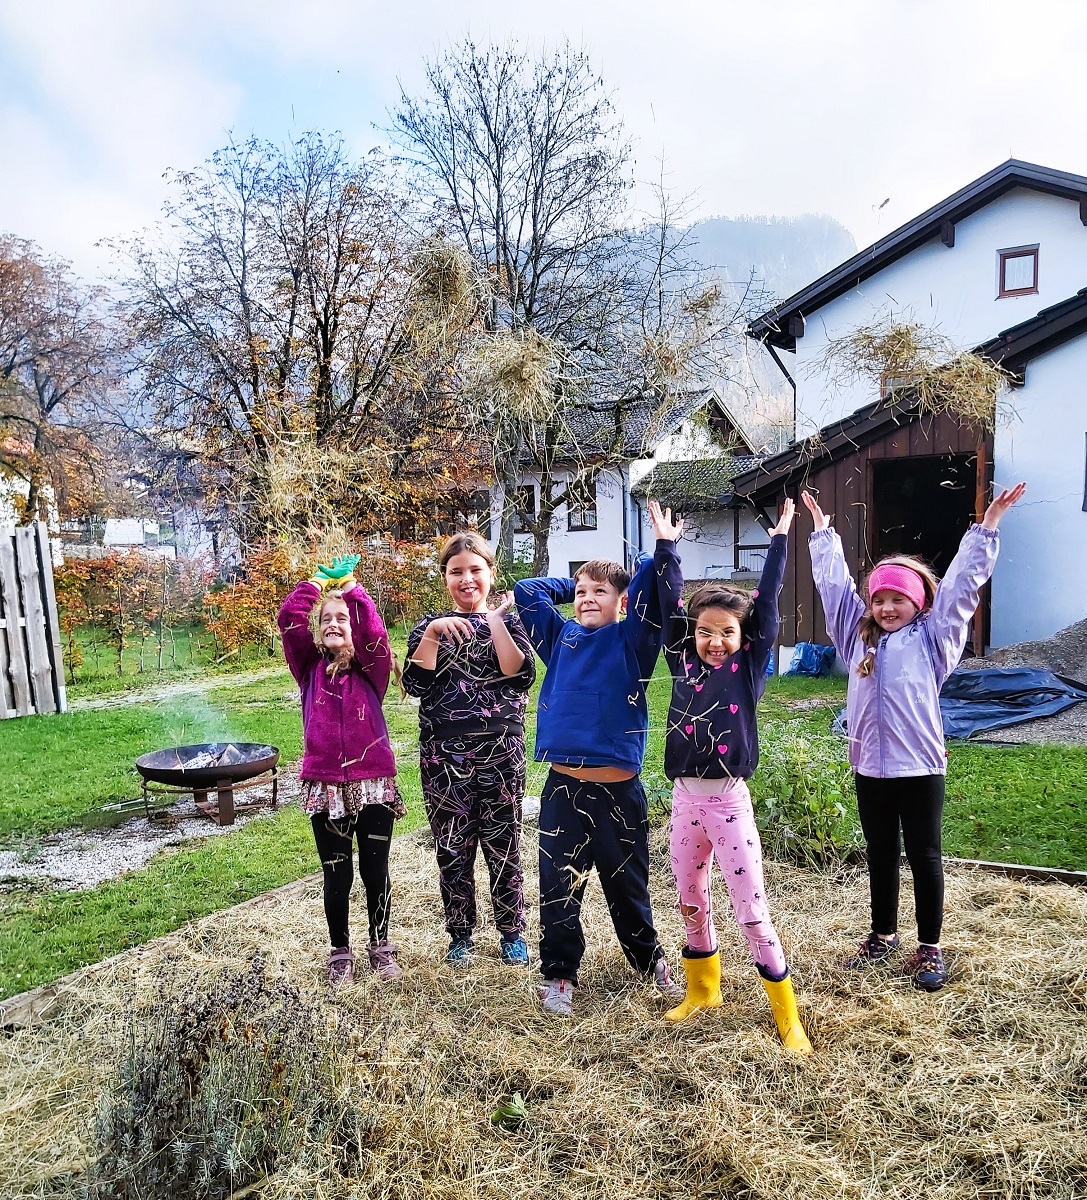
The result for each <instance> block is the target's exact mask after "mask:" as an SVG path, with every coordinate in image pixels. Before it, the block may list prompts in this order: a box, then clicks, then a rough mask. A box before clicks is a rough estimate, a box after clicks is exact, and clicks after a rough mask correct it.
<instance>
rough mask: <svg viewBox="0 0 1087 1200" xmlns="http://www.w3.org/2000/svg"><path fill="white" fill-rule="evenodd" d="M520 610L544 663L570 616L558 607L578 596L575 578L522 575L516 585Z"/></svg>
mask: <svg viewBox="0 0 1087 1200" xmlns="http://www.w3.org/2000/svg"><path fill="white" fill-rule="evenodd" d="M513 597H514V599H515V600H516V602H517V612H518V615H519V616H520V618H521V621H522V622H523V624H524V627H525V631H526V632H527V633H528V636H529V640H530V641H531V642H532V645H533V646H535V647H536V653H537V654H538V655H539V656H540V658H541V659H542V660H543V663H544V666H547V665H548V663H549V662H550V661H551V652H552V650H554V648H555V644H556V642H558V640H559V636H560V635H561V633H562V628H563V626H564V625H565V624H566V618H565V617H564V616H563V615H562V613H560V612H559V610H558V609H557V608H556V607H555V606H556V605H557V604H569V603H570V602H571V601H572V600H573V598H574V581H573V580H572V579H522V580H521V582H520V583H515V584H514V585H513Z"/></svg>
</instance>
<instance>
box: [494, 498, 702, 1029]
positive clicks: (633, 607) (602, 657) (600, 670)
mask: <svg viewBox="0 0 1087 1200" xmlns="http://www.w3.org/2000/svg"><path fill="white" fill-rule="evenodd" d="M650 515H651V517H652V519H653V527H654V531H655V533H656V535H657V545H656V551H655V553H654V555H653V557H652V558H650V557H649V556H648V555H644V554H643V555H639V557H638V561H637V562H636V564H635V571H634V575H633V578H632V577H631V576H630V575H628V574H627V572H626V571H625V570H624V569H623V568H622V567H621V566H620V565H619V564H618V563H614V562H609V561H608V560H606V559H594V560H593V561H592V562H587V563H585V564H584V565H583V566H582V567H581V568H579V570H578V572H577V575H576V576H575V578H574V579H526V580H523V581H522V582H521V583H518V584H517V585H516V586H515V588H514V595H515V597H516V600H517V608H518V612H519V613H520V616H521V619H522V621H523V622H524V625H525V629H526V630H527V631H528V636H529V639H530V640H531V642H532V644H533V646H535V648H536V652H537V654H539V656H540V658H541V659H542V660H543V663H544V665H545V666H546V667H547V674H546V676H545V677H544V681H543V686H542V687H541V689H540V702H539V707H538V709H537V716H536V761H537V762H549V763H550V764H551V770H550V772H549V773H548V776H547V782H546V783H545V784H544V789H543V793H542V795H541V797H540V930H541V936H540V970H541V972H542V974H543V977H544V979H545V980H546V981H547V983H546V987H545V989H544V991H543V995H542V1003H543V1007H544V1011H545V1012H549V1013H552V1014H555V1015H557V1016H569V1015H570V1014H571V1013H572V1012H573V990H574V988H575V987H576V986H577V973H578V967H579V966H580V964H581V958H582V955H583V954H584V953H585V935H584V933H583V931H582V928H581V901H582V896H583V895H584V893H585V885H586V883H587V882H588V878H589V872H590V871H591V870H592V868H593V867H594V866H595V867H596V869H597V873H598V874H599V876H600V885H601V887H602V888H603V891H604V897H605V899H606V900H607V903H608V911H609V912H610V913H611V919H612V923H613V925H614V926H615V932H616V935H617V936H618V938H619V944H620V946H621V947H622V948H623V953H624V954H625V955H626V958H627V961H628V962H629V963H630V965H631V966H632V967H633V968H634V969H635V970H636V971H639V972H641V973H642V974H644V975H647V976H649V977H651V978H652V979H653V980H654V981H655V983H656V985H657V987H658V988H660V990H661V991H662V993H664V994H665V995H667V996H672V995H673V994H674V992H675V988H674V986H673V984H672V981H671V976H670V974H669V971H668V964H667V963H666V962H665V959H664V951H663V950H662V949H661V945H660V942H659V941H658V939H657V933H656V930H655V929H654V928H653V913H652V910H651V908H650V904H649V820H648V813H647V806H646V798H645V792H644V790H643V789H642V784H641V780H640V779H639V772H640V771H641V769H642V759H643V758H644V757H645V741H646V730H647V728H648V724H649V716H648V709H647V706H646V698H645V684H646V682H647V681H648V680H649V678H650V676H651V675H652V674H653V668H654V666H655V665H656V662H657V655H658V654H659V653H660V649H661V644H662V642H663V637H664V620H663V607H662V594H665V593H670V592H671V590H673V589H674V588H675V587H676V586H677V584H676V582H675V578H679V577H680V566H679V559H678V557H677V556H676V548H675V536H676V527H675V526H673V525H672V522H671V519H670V514H669V517H668V518H667V519H666V518H665V517H664V515H663V514H662V513H661V510H660V506H659V505H657V504H655V503H651V505H650ZM673 576H675V578H672V577H673ZM571 602H573V605H574V616H575V619H574V620H572V621H568V620H567V619H566V618H565V617H563V615H562V614H561V613H560V612H559V611H558V609H557V607H556V605H559V604H569V603H571ZM624 612H625V613H626V619H625V620H620V615H621V614H622V613H624Z"/></svg>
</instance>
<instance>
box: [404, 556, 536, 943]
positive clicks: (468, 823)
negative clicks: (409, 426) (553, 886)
mask: <svg viewBox="0 0 1087 1200" xmlns="http://www.w3.org/2000/svg"><path fill="white" fill-rule="evenodd" d="M438 562H439V565H440V567H441V571H442V578H443V579H444V581H445V586H446V590H447V591H448V592H449V595H450V598H451V599H452V601H453V604H454V606H455V607H454V609H453V611H452V612H448V613H445V614H443V615H442V616H439V617H425V618H424V619H423V620H422V621H420V622H419V624H418V625H416V626H415V628H414V629H413V630H412V631H411V633H410V635H409V636H408V661H407V666H406V667H405V669H404V687H405V689H406V690H407V691H408V692H410V693H411V694H412V695H413V696H418V697H419V701H420V703H419V773H420V777H421V781H422V786H423V801H424V803H425V805H426V811H427V817H428V819H429V821H430V828H431V830H432V831H433V833H434V845H435V849H436V851H437V856H438V870H439V872H440V885H441V894H442V904H443V906H444V908H445V925H446V929H447V930H448V932H449V938H450V944H449V952H448V954H447V955H446V960H447V961H448V962H449V963H451V964H453V965H454V966H465V965H466V964H467V962H468V959H469V956H470V954H471V952H472V950H473V948H474V947H473V941H472V934H473V932H474V930H475V926H476V888H475V861H476V847H477V846H478V847H479V848H480V849H481V850H482V851H483V858H484V861H485V862H486V864H487V871H488V873H489V875H490V883H491V905H492V908H493V910H494V923H495V925H496V926H497V928H498V932H499V936H500V939H501V940H500V946H499V949H500V953H501V957H502V961H503V962H504V963H506V964H507V965H509V966H528V947H527V946H526V944H525V939H524V936H523V935H524V930H525V912H524V899H523V896H522V885H523V875H522V873H521V801H522V798H523V797H524V792H525V708H526V707H527V705H528V690H529V688H530V687H531V686H532V683H533V680H534V679H535V677H536V668H535V664H534V660H533V656H532V646H531V644H530V642H529V640H528V636H527V634H526V633H525V630H524V627H523V626H522V625H521V621H520V618H519V617H518V616H517V615H516V614H515V613H513V612H511V611H510V609H511V606H512V604H513V595H512V593H510V592H507V593H505V594H504V595H502V596H499V597H498V603H497V605H496V606H495V607H494V608H488V606H487V599H488V596H489V595H490V591H491V587H492V585H493V584H494V579H495V561H494V553H493V552H492V550H491V548H490V546H489V545H488V543H487V542H486V541H485V540H484V539H483V538H482V537H480V536H479V535H478V534H475V533H462V534H457V535H456V536H455V537H452V538H450V539H449V541H447V542H446V544H445V546H444V548H443V550H442V553H441V556H440V557H439V560H438Z"/></svg>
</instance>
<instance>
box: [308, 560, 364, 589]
mask: <svg viewBox="0 0 1087 1200" xmlns="http://www.w3.org/2000/svg"><path fill="white" fill-rule="evenodd" d="M361 561H362V555H361V554H340V555H337V556H336V557H335V558H334V559H333V560H332V566H331V567H326V566H324V565H322V566H320V567H318V568H317V569H318V570H319V571H323V572H324V573H325V574H326V575H327V576H328V577H329V579H331V580H332V582H333V583H338V584H342V583H343V581H344V580H345V579H351V578H354V575H355V568H356V567H357V566H358V565H359V563H360V562H361Z"/></svg>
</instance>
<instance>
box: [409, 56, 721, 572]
mask: <svg viewBox="0 0 1087 1200" xmlns="http://www.w3.org/2000/svg"><path fill="white" fill-rule="evenodd" d="M393 123H394V124H393V130H392V133H393V134H394V136H395V138H396V140H397V142H398V144H399V145H400V147H401V148H402V150H403V152H404V154H405V156H406V158H407V160H408V162H409V163H410V164H411V165H412V167H413V168H414V171H415V174H416V178H417V179H418V181H419V184H420V186H421V188H422V189H423V190H424V191H426V192H427V193H429V195H430V196H431V197H432V198H433V199H434V200H436V201H438V202H439V203H441V204H444V205H445V206H446V207H447V208H448V210H449V212H450V214H451V215H450V226H451V228H452V229H453V230H455V231H456V232H457V235H458V236H459V238H460V239H461V241H462V243H463V245H464V246H465V247H466V248H467V249H468V251H469V252H470V253H471V254H472V256H473V257H474V259H475V261H476V262H477V264H478V267H479V270H480V272H481V273H482V275H483V276H484V277H485V278H486V280H487V281H488V282H489V285H490V290H491V296H492V300H491V304H490V308H489V312H488V314H487V325H488V331H489V332H490V333H491V334H492V335H495V336H502V335H503V334H508V335H509V336H511V337H514V338H517V337H522V338H523V337H525V336H526V333H527V332H529V331H531V332H532V333H534V334H536V335H539V337H540V338H541V339H542V341H543V344H544V345H546V346H547V347H548V348H549V351H550V358H551V361H552V362H553V364H554V376H553V386H552V392H551V397H550V400H551V402H550V404H549V405H548V406H547V407H546V409H545V410H544V411H541V410H540V408H539V406H530V407H529V409H528V410H526V411H518V410H517V409H516V407H514V408H513V409H511V410H507V411H505V412H503V411H501V405H500V404H499V405H496V404H495V395H496V393H495V391H494V390H493V389H491V390H489V391H486V392H485V395H486V398H487V401H488V403H485V404H483V405H482V406H477V410H476V411H477V417H478V420H479V426H480V429H481V431H482V432H481V437H485V438H486V439H487V440H489V442H490V444H491V445H492V446H493V455H494V471H495V475H496V478H497V480H498V482H499V483H500V484H501V486H502V489H503V493H504V496H505V500H504V508H503V513H502V520H501V532H500V538H499V545H500V550H501V552H502V553H503V554H504V555H505V556H507V557H508V556H510V555H511V553H512V548H513V534H514V529H515V526H516V523H517V522H518V520H519V521H520V523H521V525H522V527H523V528H526V529H528V530H530V531H531V532H532V533H533V535H534V541H535V564H534V566H535V569H536V570H537V571H541V572H542V571H546V569H547V566H548V563H547V540H548V535H549V532H550V528H551V523H552V520H553V517H554V514H555V510H556V508H557V507H558V506H559V505H561V504H563V503H564V502H566V501H567V500H568V499H570V498H571V494H572V493H573V492H576V491H577V490H578V489H580V488H582V487H583V486H584V485H585V484H588V483H592V482H593V481H594V480H595V478H596V477H597V475H598V474H599V473H600V472H601V471H603V470H606V469H607V468H608V467H609V466H614V465H617V464H620V463H623V462H625V461H628V460H629V459H630V458H631V457H632V456H635V455H636V453H637V450H636V448H635V447H633V446H632V444H631V441H630V433H631V429H632V428H634V426H635V425H637V426H638V427H640V428H644V427H646V426H648V425H651V424H652V423H653V422H654V421H655V420H659V419H660V417H661V415H662V414H663V413H665V412H668V411H671V410H674V407H675V404H676V400H677V396H678V394H679V393H681V392H683V391H685V390H686V389H687V388H689V387H690V386H691V383H692V381H694V380H696V378H697V377H698V375H699V373H700V372H702V371H704V370H706V369H707V368H708V364H709V362H710V360H711V359H714V360H715V365H714V367H713V370H714V371H715V372H719V371H720V363H721V348H722V345H723V340H722V334H723V333H724V332H725V331H727V330H729V329H731V327H732V323H733V316H734V313H732V312H731V311H726V307H727V306H725V305H724V303H723V297H722V295H721V293H720V291H719V290H715V289H709V288H707V287H705V285H704V284H703V282H702V280H701V279H700V277H699V276H698V274H697V272H694V271H693V268H692V265H691V263H690V262H689V261H688V259H687V256H686V255H685V253H684V235H683V234H682V233H681V232H678V231H677V229H676V225H675V220H674V214H673V213H672V212H671V211H670V206H671V202H670V200H669V198H668V196H667V193H666V192H665V191H664V189H661V190H660V196H659V199H660V201H661V210H660V212H659V213H656V214H654V216H653V217H652V218H651V219H649V220H646V221H641V222H638V221H636V220H634V219H633V217H632V214H631V212H630V200H631V188H632V184H633V173H632V163H633V156H632V150H631V144H630V142H629V140H628V138H627V137H626V135H625V133H624V131H623V125H622V121H621V120H620V118H619V116H618V113H617V112H616V109H615V107H614V104H613V101H612V98H611V95H610V94H609V92H608V90H607V88H606V87H605V85H604V82H603V80H602V79H601V77H600V76H599V75H597V74H596V73H595V72H594V71H593V69H592V66H591V64H590V62H589V59H588V57H587V56H586V55H585V54H584V53H583V52H581V51H579V50H576V49H574V48H572V47H571V46H570V45H569V43H566V44H564V45H563V46H562V47H560V48H559V49H557V50H554V51H552V52H551V53H547V54H542V55H540V56H538V57H534V56H532V55H531V54H530V53H529V52H527V51H525V50H523V49H521V48H520V47H518V46H516V45H514V44H510V45H506V46H501V47H500V46H495V45H489V46H486V47H480V46H477V45H476V44H475V43H474V42H473V41H471V40H470V39H468V40H466V41H465V42H463V43H462V44H461V45H460V46H458V47H456V48H454V49H453V50H451V51H450V52H448V53H447V54H445V55H444V56H442V57H441V58H439V59H436V60H434V61H431V62H429V63H428V64H427V70H426V88H425V90H424V92H423V94H422V95H420V96H419V97H414V98H413V97H409V96H407V95H406V94H405V95H402V97H401V103H400V106H399V108H398V109H397V110H396V111H395V113H394V114H393ZM647 410H649V411H648V413H647ZM635 412H637V415H638V420H637V421H634V420H632V414H634V413H635ZM587 431H591V436H587ZM526 467H531V468H534V469H535V470H536V471H537V472H538V473H539V475H540V480H541V487H540V507H539V510H538V513H537V515H536V517H535V519H532V517H531V516H528V515H526V514H524V513H518V511H517V486H518V483H519V482H520V479H521V477H522V472H523V470H524V469H525V468H526Z"/></svg>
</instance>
